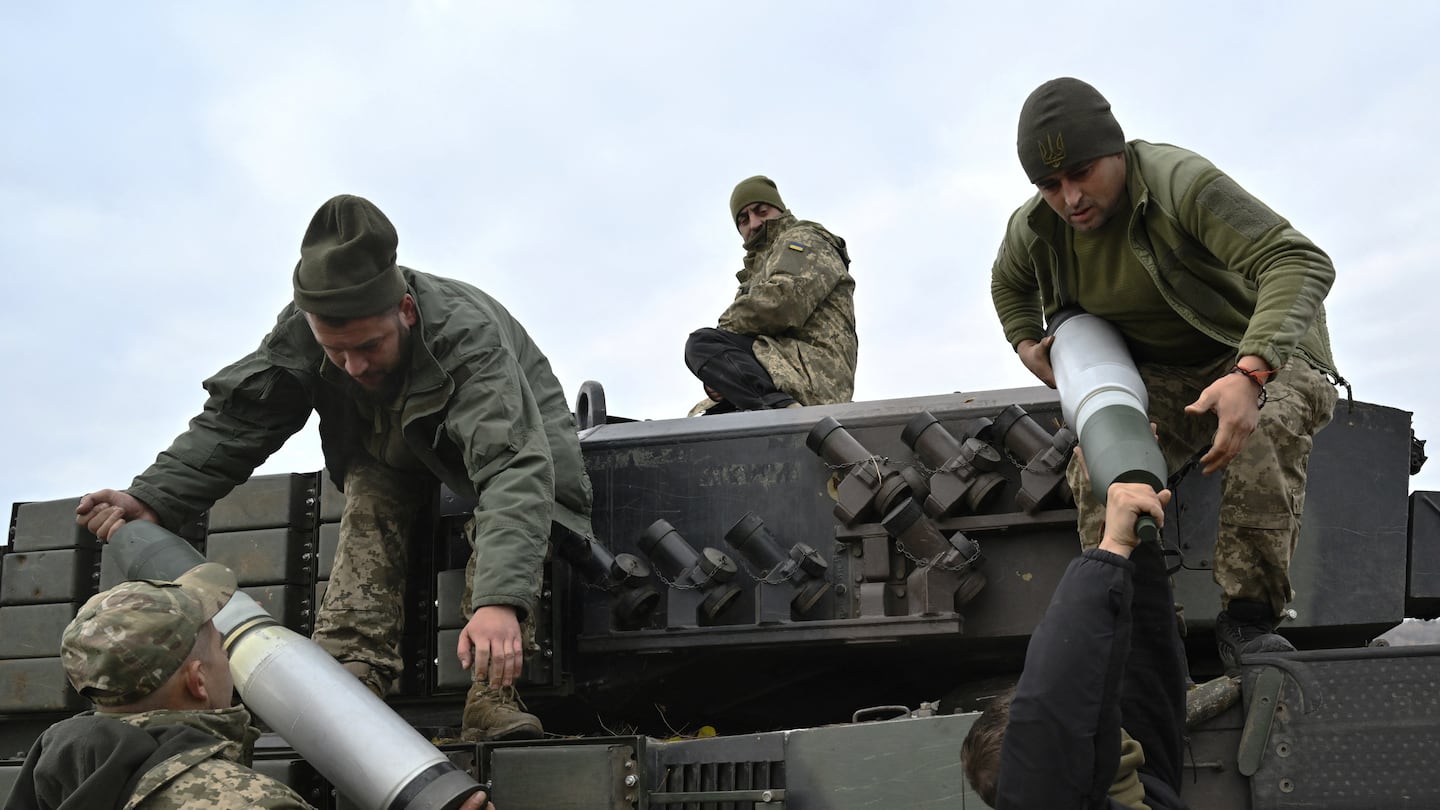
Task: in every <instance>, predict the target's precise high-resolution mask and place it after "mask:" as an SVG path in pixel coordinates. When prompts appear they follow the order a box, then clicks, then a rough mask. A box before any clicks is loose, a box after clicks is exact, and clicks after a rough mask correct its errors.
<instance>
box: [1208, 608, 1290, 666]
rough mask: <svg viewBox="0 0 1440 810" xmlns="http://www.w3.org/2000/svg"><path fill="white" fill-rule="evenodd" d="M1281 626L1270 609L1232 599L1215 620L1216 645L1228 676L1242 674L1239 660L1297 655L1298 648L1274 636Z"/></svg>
mask: <svg viewBox="0 0 1440 810" xmlns="http://www.w3.org/2000/svg"><path fill="white" fill-rule="evenodd" d="M1279 623H1280V621H1279V619H1277V618H1276V617H1275V614H1274V613H1272V612H1271V611H1270V606H1269V605H1268V604H1265V603H1264V602H1257V601H1254V600H1251V599H1232V600H1230V605H1229V606H1228V607H1227V608H1226V609H1225V610H1222V611H1220V615H1219V616H1216V617H1215V644H1216V647H1218V648H1219V651H1220V662H1221V663H1222V664H1224V665H1225V674H1226V675H1237V674H1239V672H1240V656H1242V655H1250V654H1251V653H1268V652H1294V651H1295V645H1294V644H1291V643H1290V641H1289V639H1286V638H1285V637H1284V636H1281V635H1279V634H1277V633H1276V632H1275V627H1276V626H1277V625H1278V624H1279Z"/></svg>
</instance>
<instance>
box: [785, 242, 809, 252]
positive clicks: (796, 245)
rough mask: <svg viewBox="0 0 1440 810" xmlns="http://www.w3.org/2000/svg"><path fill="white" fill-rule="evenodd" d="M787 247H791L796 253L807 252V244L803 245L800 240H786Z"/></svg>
mask: <svg viewBox="0 0 1440 810" xmlns="http://www.w3.org/2000/svg"><path fill="white" fill-rule="evenodd" d="M785 247H788V248H790V249H791V250H793V251H795V252H796V253H804V252H805V246H804V245H802V244H800V243H799V242H786V243H785Z"/></svg>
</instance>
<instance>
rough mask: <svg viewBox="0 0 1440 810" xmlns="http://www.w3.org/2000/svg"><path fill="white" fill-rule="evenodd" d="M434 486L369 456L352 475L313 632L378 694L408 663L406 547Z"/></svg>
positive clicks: (348, 474) (384, 691) (348, 473)
mask: <svg viewBox="0 0 1440 810" xmlns="http://www.w3.org/2000/svg"><path fill="white" fill-rule="evenodd" d="M433 486H434V483H433V481H432V480H431V479H430V478H429V477H428V476H426V475H423V474H420V475H417V474H415V473H407V472H405V471H403V470H397V469H395V468H393V467H389V466H387V465H384V464H381V463H379V462H377V461H375V460H373V459H369V458H357V460H356V463H355V464H353V465H352V466H351V467H350V469H349V470H347V471H346V474H345V508H344V511H343V512H342V513H341V515H340V543H339V546H338V547H337V548H336V550H335V563H334V566H333V568H332V571H331V574H330V584H329V585H328V586H327V587H326V589H325V597H324V598H323V599H322V600H321V602H320V608H319V610H318V611H317V612H316V615H315V632H314V633H313V634H312V638H313V639H314V640H315V643H317V644H319V645H320V646H321V647H322V648H323V649H324V650H325V651H326V652H328V653H330V655H331V656H332V657H333V658H334V659H335V660H337V661H339V662H340V663H341V664H342V665H344V666H345V668H346V669H348V670H350V671H351V672H352V673H354V674H355V675H356V676H357V677H359V678H360V680H362V681H364V682H365V685H366V686H368V687H370V689H371V691H373V692H375V694H377V695H382V696H383V695H386V694H389V692H390V690H391V688H392V687H393V686H394V685H395V684H396V683H397V682H398V681H399V679H400V674H401V672H402V671H403V670H404V661H403V660H402V657H401V654H400V642H401V638H402V636H403V634H404V629H405V574H406V571H407V558H408V554H407V547H408V545H409V542H408V541H409V538H410V537H411V534H412V532H413V530H414V527H415V520H416V517H417V516H418V515H419V513H420V510H421V509H422V507H423V506H424V505H425V504H426V503H428V501H429V499H430V497H431V489H432V488H433Z"/></svg>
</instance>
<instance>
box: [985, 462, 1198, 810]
mask: <svg viewBox="0 0 1440 810" xmlns="http://www.w3.org/2000/svg"><path fill="white" fill-rule="evenodd" d="M1169 500H1170V492H1169V491H1168V490H1166V491H1164V492H1160V493H1156V492H1155V491H1154V490H1152V489H1151V488H1150V487H1149V486H1148V485H1145V484H1112V485H1111V486H1110V489H1109V491H1108V493H1107V502H1106V513H1105V533H1104V539H1103V540H1102V541H1101V543H1100V545H1099V547H1098V548H1093V549H1089V550H1087V551H1085V552H1083V553H1082V554H1081V555H1080V556H1079V557H1077V558H1076V559H1074V560H1073V561H1071V563H1070V566H1069V568H1067V569H1066V571H1065V576H1064V577H1063V578H1062V579H1061V580H1060V584H1059V586H1057V587H1056V589H1055V596H1054V597H1053V598H1052V599H1051V601H1050V606H1049V608H1048V609H1047V610H1046V612H1045V616H1044V618H1042V619H1041V620H1040V624H1039V626H1037V627H1036V628H1035V632H1034V634H1033V635H1032V636H1031V637H1030V646H1029V648H1028V650H1027V652H1026V656H1025V669H1024V671H1023V672H1022V673H1021V675H1020V681H1019V683H1018V684H1016V686H1015V690H1014V693H1013V695H1006V696H1002V697H1000V698H997V699H996V700H995V701H993V702H992V704H991V705H990V707H989V708H987V709H986V710H985V713H984V714H983V715H981V717H980V719H979V720H977V721H976V722H975V725H974V726H973V727H972V728H971V730H970V734H969V735H968V736H967V737H966V738H965V743H964V745H963V746H962V747H961V759H962V761H963V763H964V769H965V776H966V778H967V779H969V780H970V784H971V786H972V788H973V789H974V790H975V791H976V792H977V793H979V794H980V797H981V798H982V799H984V800H985V801H986V802H987V803H988V804H989V805H990V806H992V807H994V808H997V810H1006V808H1027V809H1033V808H1046V809H1047V810H1062V809H1064V808H1083V809H1084V810H1090V809H1091V808H1122V807H1126V808H1149V810H1179V808H1184V807H1185V803H1184V801H1182V800H1181V798H1180V779H1181V767H1182V762H1181V750H1182V737H1183V734H1184V729H1185V688H1186V687H1185V675H1186V673H1185V657H1184V650H1183V648H1182V647H1181V642H1180V636H1179V632H1178V630H1177V628H1176V624H1175V609H1174V599H1173V596H1172V594H1171V590H1170V578H1169V576H1168V574H1167V573H1166V570H1165V560H1164V555H1163V553H1162V552H1161V549H1160V547H1159V546H1158V544H1155V543H1145V544H1141V543H1140V542H1139V539H1138V538H1137V537H1136V536H1135V531H1134V526H1135V520H1136V518H1138V517H1139V516H1140V515H1142V514H1149V515H1152V516H1153V517H1154V518H1155V520H1156V521H1157V522H1163V520H1164V506H1165V504H1166V503H1168V502H1169ZM1122 726H1123V728H1122ZM1127 732H1128V733H1127Z"/></svg>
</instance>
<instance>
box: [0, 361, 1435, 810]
mask: <svg viewBox="0 0 1440 810" xmlns="http://www.w3.org/2000/svg"><path fill="white" fill-rule="evenodd" d="M1060 410H1061V409H1060V403H1059V401H1058V400H1057V399H1056V396H1055V393H1054V392H1053V391H1051V390H1050V389H1046V388H1022V389H1007V390H999V391H982V392H974V393H955V394H946V395H940V396H930V397H914V398H905V399H891V400H881V401H873V402H856V403H847V404H843V405H832V406H819V407H807V408H796V409H786V410H778V411H765V412H750V413H736V414H725V415H718V416H707V417H701V418H694V419H669V420H655V421H634V420H629V419H625V418H623V417H618V416H614V415H610V414H608V413H607V412H606V408H605V403H604V391H603V389H602V388H601V387H600V386H599V385H598V384H595V383H586V384H585V385H584V386H582V388H581V390H580V392H579V396H578V398H577V402H576V409H575V412H576V418H577V424H578V425H579V429H580V436H581V446H582V449H583V451H584V456H585V463H586V467H587V469H588V471H589V474H590V477H591V481H592V483H593V484H594V489H595V509H594V526H595V533H596V538H597V540H596V541H595V542H591V543H570V544H566V545H563V546H560V547H557V548H555V549H554V553H553V555H552V559H551V560H550V561H549V562H548V564H547V571H546V577H545V584H544V591H543V593H542V599H541V601H540V609H539V612H538V615H537V629H538V632H537V648H536V649H534V650H532V651H531V652H530V653H529V655H528V656H527V660H526V666H525V670H524V680H523V681H522V683H521V694H522V695H523V696H524V699H525V701H526V703H527V705H528V707H529V709H530V710H531V711H533V712H535V713H536V714H538V715H539V716H541V718H542V719H543V720H544V721H545V725H546V730H547V738H546V739H544V740H539V741H532V742H503V743H480V744H466V743H456V742H451V740H454V739H455V737H456V733H457V729H456V728H455V725H456V724H457V723H458V719H459V717H460V709H461V706H462V704H463V700H464V694H465V689H466V687H467V686H468V684H469V680H468V674H467V673H465V672H464V671H463V670H461V668H460V667H459V665H458V663H456V662H455V660H454V656H453V654H452V652H451V651H453V649H454V647H455V640H456V636H457V635H458V633H459V631H460V628H461V626H462V625H463V622H464V619H463V617H462V616H461V614H460V608H459V605H460V594H461V590H462V587H463V576H464V564H465V561H466V557H467V555H468V553H469V550H468V547H467V545H466V544H465V541H464V539H463V536H462V533H461V527H462V526H463V523H464V521H465V519H466V517H467V516H468V514H469V512H470V510H471V508H472V507H473V504H472V503H468V502H466V500H465V499H463V498H461V497H458V496H456V495H455V494H454V493H451V492H449V491H447V490H445V489H443V488H441V489H438V490H437V491H436V493H435V498H434V502H433V504H432V507H431V508H430V509H429V511H428V514H427V516H426V518H425V520H423V521H421V525H420V526H419V527H418V528H417V530H416V535H415V536H414V537H411V538H410V539H409V544H408V546H409V549H410V554H411V557H410V569H411V575H410V578H409V581H408V583H407V594H408V596H407V612H406V617H405V621H406V634H405V660H406V662H407V668H406V671H405V673H404V676H403V678H402V680H401V683H400V685H399V687H398V690H397V692H396V693H395V694H392V695H391V696H389V697H388V699H387V703H388V704H389V706H390V708H391V709H393V710H394V711H395V712H396V713H397V714H398V715H399V716H400V717H402V718H403V719H404V720H405V721H406V722H407V723H408V724H409V725H410V726H412V727H414V728H416V729H419V730H420V731H421V732H422V733H423V734H425V735H426V736H428V737H430V738H431V739H432V740H434V741H436V743H437V745H438V746H439V747H440V749H441V750H442V751H443V752H444V753H445V755H446V756H447V757H448V758H449V759H450V760H451V761H452V762H453V763H455V764H456V765H458V766H459V767H460V768H462V769H464V770H466V771H468V772H469V773H471V774H472V775H473V776H474V777H475V778H477V779H480V780H482V781H490V782H493V785H494V798H495V801H496V804H497V806H499V807H501V808H503V810H517V808H520V809H522V810H528V809H529V808H642V809H643V808H650V807H656V808H659V807H674V806H679V807H684V808H694V809H696V810H699V809H700V808H704V810H729V809H730V808H742V807H743V808H747V810H748V808H755V807H777V808H780V807H786V808H799V809H801V810H806V809H808V808H862V807H864V808H870V807H876V806H885V807H906V808H930V807H936V808H938V807H942V806H943V807H947V808H953V807H956V806H960V807H984V804H983V803H981V801H980V800H979V799H978V797H976V796H975V795H974V794H972V793H970V792H969V791H968V787H967V785H966V784H965V780H964V777H963V775H962V774H961V769H960V762H959V756H958V751H959V746H960V741H961V740H963V738H964V736H965V734H966V732H967V731H968V729H969V726H970V724H971V723H972V722H973V721H974V718H975V717H976V709H978V708H979V707H981V706H983V703H984V701H985V699H986V698H987V697H988V696H991V695H993V694H995V692H996V691H997V690H999V689H1001V688H1003V687H1004V686H1006V685H1008V684H1009V683H1011V682H1013V680H1014V678H1015V677H1016V676H1017V675H1018V672H1019V670H1020V667H1021V664H1022V663H1023V658H1024V650H1025V644H1026V641H1027V639H1028V636H1029V633H1030V631H1031V630H1032V629H1033V628H1034V626H1035V624H1036V623H1037V622H1038V620H1039V619H1040V617H1041V615H1042V614H1043V612H1044V609H1045V607H1046V605H1047V604H1048V602H1049V598H1050V595H1051V592H1052V591H1053V589H1054V586H1055V584H1056V583H1057V582H1058V580H1059V577H1060V576H1061V574H1062V573H1063V571H1064V569H1065V566H1066V564H1067V563H1068V561H1069V560H1070V559H1071V558H1072V557H1073V556H1074V554H1075V553H1076V550H1077V548H1078V540H1077V537H1076V533H1075V528H1074V523H1075V511H1074V507H1073V499H1072V497H1071V494H1070V492H1069V491H1068V488H1067V485H1066V483H1065V479H1064V469H1065V465H1066V463H1068V460H1069V457H1070V454H1071V453H1072V452H1073V449H1074V446H1075V443H1076V438H1075V436H1074V434H1073V433H1071V432H1070V431H1069V430H1068V429H1067V428H1065V427H1064V426H1063V425H1062V419H1061V414H1060ZM1423 461H1424V453H1423V442H1420V441H1418V440H1417V439H1415V437H1414V435H1413V432H1412V430H1411V420H1410V414H1409V413H1407V412H1405V411H1402V410H1398V409H1395V408H1388V407H1384V406H1380V405H1374V404H1368V403H1363V402H1349V401H1342V402H1341V403H1340V405H1339V406H1338V407H1337V410H1336V414H1335V418H1334V421H1333V422H1332V423H1331V425H1330V426H1329V427H1328V428H1326V429H1325V430H1324V431H1323V432H1322V433H1321V434H1320V435H1319V436H1318V437H1317V439H1316V443H1315V450H1314V454H1313V456H1312V460H1311V473H1310V483H1309V491H1308V495H1307V498H1306V501H1305V512H1304V524H1303V531H1302V539H1301V542H1300V546H1299V550H1298V552H1297V553H1296V556H1295V560H1294V564H1293V567H1292V572H1291V573H1292V580H1293V581H1294V584H1295V589H1296V591H1297V598H1296V600H1295V601H1294V602H1293V603H1292V608H1293V611H1292V615H1291V616H1290V617H1289V618H1288V620H1287V621H1286V622H1285V624H1284V625H1283V627H1282V629H1281V632H1282V633H1284V634H1285V635H1286V636H1288V637H1289V638H1291V639H1292V641H1294V642H1295V643H1296V646H1297V647H1299V648H1300V651H1299V652H1297V653H1294V654H1286V655H1278V656H1277V655H1269V656H1257V657H1256V658H1255V659H1254V660H1249V659H1247V660H1246V661H1245V662H1244V667H1243V673H1242V684H1243V689H1242V694H1243V700H1241V701H1239V702H1237V703H1236V704H1235V705H1234V706H1232V707H1231V708H1229V709H1227V710H1225V711H1223V712H1222V713H1220V714H1218V715H1217V716H1215V717H1212V718H1210V719H1208V720H1206V721H1205V722H1203V723H1201V724H1199V725H1198V726H1196V727H1195V728H1193V729H1192V731H1191V737H1190V750H1189V752H1188V759H1187V763H1186V764H1187V777H1188V778H1189V782H1188V783H1187V785H1186V786H1185V793H1184V795H1185V797H1186V799H1187V801H1189V803H1190V805H1191V806H1192V807H1194V808H1197V809H1198V810H1204V809H1205V808H1255V810H1262V809H1264V808H1281V807H1284V808H1293V807H1353V808H1374V807H1400V806H1409V807H1440V774H1437V772H1436V770H1435V769H1434V768H1431V767H1426V766H1427V765H1428V764H1429V762H1430V760H1432V759H1433V752H1434V751H1435V750H1436V746H1435V742H1436V740H1435V736H1436V735H1437V733H1440V732H1437V729H1440V690H1436V688H1435V685H1436V684H1435V673H1436V672H1440V646H1434V645H1433V644H1432V642H1434V641H1436V640H1440V639H1437V637H1436V632H1435V630H1434V628H1433V626H1432V623H1429V622H1423V621H1414V619H1417V618H1424V617H1430V616H1434V615H1436V613H1437V612H1440V611H1437V609H1440V494H1437V493H1433V492H1415V493H1410V492H1409V488H1408V484H1409V476H1410V475H1411V474H1412V473H1413V472H1414V471H1416V470H1418V468H1419V465H1420V464H1422V463H1423ZM1174 488H1175V492H1176V496H1175V498H1174V500H1173V501H1172V503H1171V505H1170V514H1169V515H1167V520H1166V523H1165V532H1164V538H1163V539H1164V542H1165V544H1166V546H1167V547H1168V548H1170V549H1171V550H1172V554H1173V556H1174V559H1175V560H1176V562H1177V564H1178V565H1179V568H1178V569H1177V571H1176V575H1175V585H1176V593H1177V600H1178V601H1179V602H1181V603H1183V604H1184V607H1185V616H1186V617H1187V627H1188V634H1187V637H1186V645H1187V652H1188V653H1189V656H1190V666H1191V671H1192V675H1194V677H1195V679H1196V680H1197V681H1202V680H1205V679H1207V678H1209V677H1211V676H1214V675H1218V674H1220V664H1219V662H1218V659H1217V658H1216V656H1215V652H1214V640H1213V635H1212V624H1213V618H1212V617H1214V616H1215V614H1216V613H1217V612H1218V611H1219V592H1218V589H1217V588H1216V586H1215V585H1214V583H1213V582H1212V580H1211V576H1210V570H1209V568H1210V563H1209V559H1210V554H1211V553H1212V551H1213V546H1214V536H1215V530H1216V514H1217V508H1218V486H1217V481H1216V480H1215V479H1213V478H1207V477H1204V476H1202V475H1200V474H1199V473H1198V472H1197V473H1191V474H1187V475H1185V476H1184V477H1183V478H1181V479H1180V480H1179V481H1178V482H1176V483H1175V487H1174ZM341 503H342V499H341V497H340V496H339V493H338V491H337V490H336V489H335V487H334V485H333V483H332V482H331V481H329V479H328V478H327V476H326V475H325V473H324V471H314V472H305V473H295V474H284V475H263V476H257V477H255V478H252V479H251V480H250V481H249V482H247V483H245V484H242V485H241V486H239V487H237V488H236V489H235V490H234V491H233V492H231V493H230V494H229V495H228V496H226V497H225V498H224V499H222V500H221V501H219V502H217V503H216V504H215V506H214V507H213V508H212V509H211V510H210V511H209V512H208V513H207V514H206V515H204V516H203V517H202V519H201V520H199V521H197V522H196V523H195V524H193V525H190V526H187V527H185V528H184V529H183V531H182V532H181V534H182V536H183V537H184V538H185V539H186V540H187V541H188V542H189V543H190V544H191V545H192V546H193V547H194V548H195V549H196V550H197V551H199V552H200V553H202V554H203V555H204V556H205V557H206V558H207V559H210V560H215V561H218V562H223V563H225V564H226V565H228V566H229V567H230V568H232V569H233V570H234V571H236V573H237V575H238V577H239V579H240V582H241V585H242V586H243V590H244V591H245V592H246V593H247V594H249V595H250V596H251V597H252V598H253V599H254V600H255V601H256V602H257V603H258V604H260V605H261V606H263V607H264V608H265V609H266V610H267V611H268V612H269V613H270V615H271V616H273V617H274V619H275V620H276V621H277V622H279V623H282V624H284V625H285V626H286V627H289V628H291V629H293V630H295V631H296V632H298V633H301V634H308V632H309V631H310V629H311V627H312V624H313V617H314V609H315V606H316V605H317V604H318V602H319V598H320V596H321V595H322V594H323V592H324V588H325V585H326V583H327V581H328V579H329V574H330V568H331V564H332V561H333V557H334V551H335V546H336V543H337V540H338V520H339V514H340V507H341ZM74 505H75V500H74V499H65V500H58V501H50V502H39V503H20V504H15V505H14V507H13V508H12V511H11V522H10V532H9V539H10V544H9V546H8V547H7V548H5V549H4V553H3V554H0V794H3V793H5V792H6V791H7V790H8V787H9V785H10V784H11V783H12V782H13V780H14V779H15V777H16V774H17V772H18V770H19V765H20V761H21V760H22V759H23V757H24V753H25V751H26V750H27V749H28V747H29V746H30V744H31V743H32V742H33V741H34V740H35V739H36V738H37V737H38V735H39V734H40V733H41V732H42V731H43V730H44V729H45V728H46V727H47V726H48V725H49V724H51V723H53V722H55V721H56V720H58V719H61V718H63V717H65V716H68V715H69V714H71V713H74V712H76V711H79V710H81V709H83V708H86V704H85V702H84V701H83V700H82V699H81V698H79V696H78V695H76V694H75V693H74V692H73V691H72V690H70V688H69V686H68V684H67V683H66V680H65V677H64V674H63V671H62V669H61V667H60V662H59V657H58V656H59V636H60V630H61V628H63V627H64V625H65V624H66V623H67V622H68V621H69V619H70V618H71V617H72V616H73V615H74V613H75V611H76V609H77V608H78V606H79V605H80V604H81V603H83V602H84V600H85V599H86V598H87V597H88V596H89V595H90V594H93V593H95V592H96V591H97V590H99V589H103V588H107V587H110V586H111V585H113V584H115V583H116V582H118V581H120V579H121V577H122V576H123V572H122V571H121V570H120V566H119V565H118V564H117V563H116V561H115V560H114V559H113V558H114V556H115V555H114V554H110V555H107V554H106V553H105V549H104V548H103V547H102V546H100V545H99V544H97V543H96V541H95V540H94V538H93V537H91V536H89V535H88V534H86V533H84V532H83V531H81V530H79V529H78V528H77V527H76V526H75V525H74V521H73V512H74ZM1407 617H1411V619H1412V621H1409V622H1406V621H1405V620H1406V618H1407ZM257 768H259V769H260V770H263V771H265V772H267V773H269V774H271V775H273V776H275V777H276V778H279V779H281V780H282V781H285V782H287V783H288V784H291V785H292V786H294V787H295V788H296V789H297V790H299V791H300V792H301V793H302V795H305V796H306V797H307V798H308V799H309V801H311V803H312V804H314V805H316V806H317V807H320V808H350V807H360V806H363V805H362V804H359V803H357V802H356V801H355V800H353V799H352V798H351V797H347V796H346V795H344V793H343V791H341V790H339V789H337V788H336V787H335V784H334V783H333V782H332V781H331V780H330V779H327V778H326V776H324V775H322V774H321V773H319V772H317V771H316V769H315V768H314V767H313V766H312V765H311V763H309V762H308V761H306V760H305V759H304V758H303V757H301V756H300V755H299V754H297V753H296V752H295V751H294V750H293V749H292V748H291V747H290V745H289V744H288V743H287V741H286V740H285V739H284V738H283V737H281V736H280V735H277V734H273V733H272V734H267V735H266V736H265V737H264V738H262V741H261V745H260V747H259V749H258V751H257Z"/></svg>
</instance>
